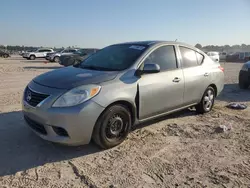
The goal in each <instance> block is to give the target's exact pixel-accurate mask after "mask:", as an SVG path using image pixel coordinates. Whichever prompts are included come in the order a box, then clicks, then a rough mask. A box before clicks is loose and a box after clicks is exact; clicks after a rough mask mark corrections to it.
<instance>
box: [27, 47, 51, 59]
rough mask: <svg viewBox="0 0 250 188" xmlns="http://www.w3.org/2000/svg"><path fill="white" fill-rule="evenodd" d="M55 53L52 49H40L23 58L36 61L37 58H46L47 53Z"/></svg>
mask: <svg viewBox="0 0 250 188" xmlns="http://www.w3.org/2000/svg"><path fill="white" fill-rule="evenodd" d="M51 52H54V50H53V49H51V48H39V49H37V50H36V51H34V52H28V53H25V54H23V57H24V58H26V59H29V60H34V59H36V58H45V57H46V55H47V53H51Z"/></svg>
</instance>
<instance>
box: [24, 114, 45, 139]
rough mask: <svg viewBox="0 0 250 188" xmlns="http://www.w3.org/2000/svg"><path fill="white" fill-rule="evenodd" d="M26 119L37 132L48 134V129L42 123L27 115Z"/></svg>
mask: <svg viewBox="0 0 250 188" xmlns="http://www.w3.org/2000/svg"><path fill="white" fill-rule="evenodd" d="M24 119H25V121H26V122H27V124H28V125H29V126H30V127H31V128H32V129H33V130H35V131H36V132H38V133H41V134H43V135H46V134H47V131H46V129H45V128H44V126H43V125H42V124H40V123H37V122H36V121H34V120H32V119H30V118H28V117H27V116H24Z"/></svg>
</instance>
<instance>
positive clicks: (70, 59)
mask: <svg viewBox="0 0 250 188" xmlns="http://www.w3.org/2000/svg"><path fill="white" fill-rule="evenodd" d="M97 50H98V49H96V48H93V49H91V48H83V49H79V50H77V51H76V52H74V53H73V54H71V55H62V56H61V57H60V61H59V64H61V65H63V66H65V67H67V66H71V65H76V64H78V63H80V62H82V61H83V60H84V59H86V58H87V57H88V56H89V55H91V54H93V53H95V52H97Z"/></svg>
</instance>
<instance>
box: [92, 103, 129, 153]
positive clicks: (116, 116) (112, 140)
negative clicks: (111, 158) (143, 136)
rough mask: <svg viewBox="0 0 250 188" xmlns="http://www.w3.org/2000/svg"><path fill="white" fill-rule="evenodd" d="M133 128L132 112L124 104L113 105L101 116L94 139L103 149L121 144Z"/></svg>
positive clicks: (95, 129) (94, 132)
mask: <svg viewBox="0 0 250 188" xmlns="http://www.w3.org/2000/svg"><path fill="white" fill-rule="evenodd" d="M130 128H131V114H130V112H129V110H128V109H127V108H126V107H125V106H123V105H113V106H111V107H109V108H108V109H106V110H105V111H104V113H103V114H102V115H101V116H100V117H99V119H98V120H97V123H96V125H95V128H94V131H93V135H92V137H93V140H94V141H95V143H96V144H97V145H99V146H100V147H101V148H103V149H108V148H112V147H115V146H117V145H119V144H121V143H122V142H123V141H124V140H125V139H126V137H127V135H128V133H129V131H130Z"/></svg>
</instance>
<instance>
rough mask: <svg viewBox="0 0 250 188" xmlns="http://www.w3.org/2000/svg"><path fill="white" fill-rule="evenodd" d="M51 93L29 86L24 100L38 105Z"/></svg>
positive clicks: (32, 104) (34, 105)
mask: <svg viewBox="0 0 250 188" xmlns="http://www.w3.org/2000/svg"><path fill="white" fill-rule="evenodd" d="M48 96H49V95H46V94H41V93H37V92H34V91H32V90H31V89H29V88H28V87H27V88H26V90H25V94H24V100H25V101H26V102H27V103H28V104H29V105H31V106H33V107H36V106H37V105H38V104H39V103H40V102H42V101H43V100H44V99H46V98H47V97H48Z"/></svg>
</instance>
